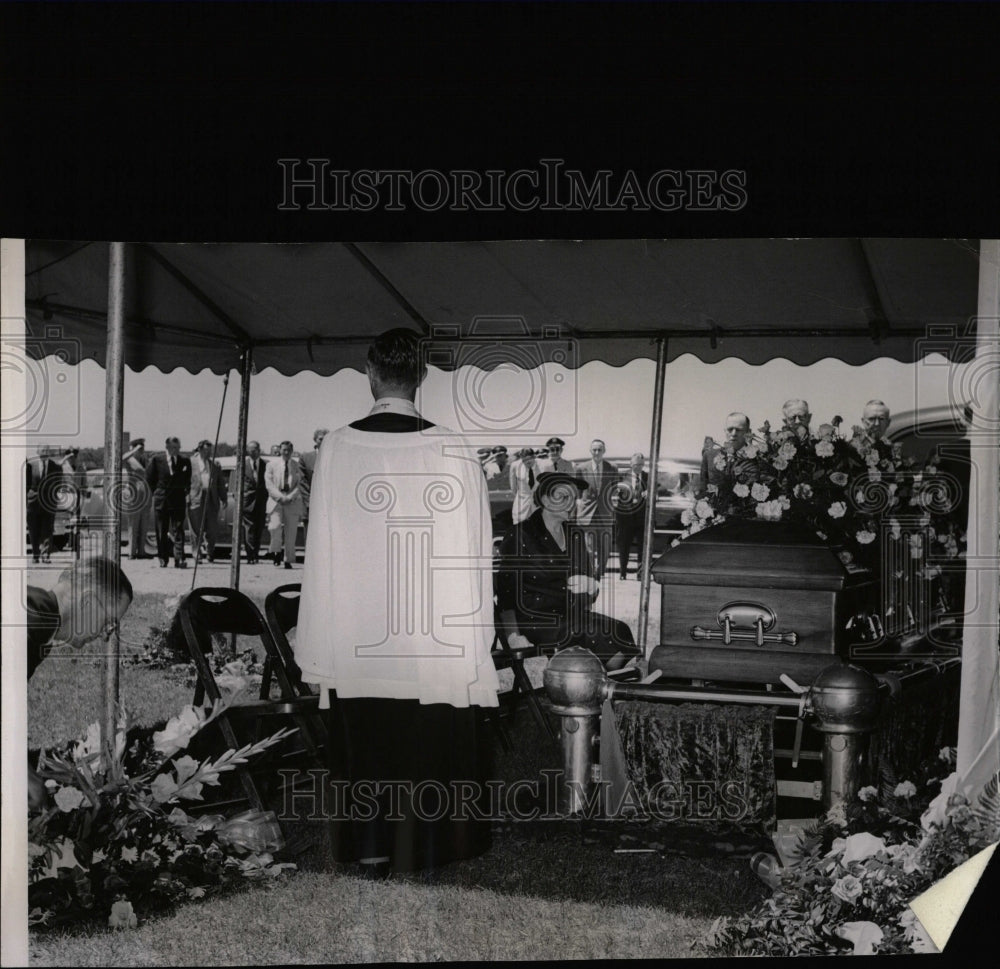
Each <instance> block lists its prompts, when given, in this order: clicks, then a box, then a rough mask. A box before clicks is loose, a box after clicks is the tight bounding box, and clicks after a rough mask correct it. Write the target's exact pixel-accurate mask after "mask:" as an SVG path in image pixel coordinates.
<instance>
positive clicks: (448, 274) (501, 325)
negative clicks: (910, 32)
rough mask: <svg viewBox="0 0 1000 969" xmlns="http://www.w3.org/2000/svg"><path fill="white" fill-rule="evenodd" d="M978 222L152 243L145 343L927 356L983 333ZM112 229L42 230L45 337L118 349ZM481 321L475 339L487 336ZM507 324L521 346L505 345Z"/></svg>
mask: <svg viewBox="0 0 1000 969" xmlns="http://www.w3.org/2000/svg"><path fill="white" fill-rule="evenodd" d="M978 248H979V246H978V241H977V240H959V239H735V240H734V239H724V240H692V239H679V240H605V241H528V242H456V243H391V242H388V243H364V244H361V243H325V244H308V245H273V244H258V245H254V244H205V245H202V244H134V245H129V246H128V247H127V256H126V274H127V275H126V319H127V325H126V347H125V361H126V363H127V364H128V365H129V366H130V367H132V368H133V369H135V370H141V369H143V368H145V367H148V366H155V367H158V368H159V369H161V370H164V371H170V370H174V369H175V368H177V367H184V368H186V369H188V370H191V371H200V370H203V369H205V368H206V367H207V368H210V369H211V370H213V371H215V372H217V373H222V372H225V371H228V370H230V369H233V368H236V367H238V366H239V356H240V351H241V349H242V348H243V347H245V346H247V345H252V346H253V352H254V363H255V366H256V368H257V369H258V370H261V369H264V368H266V367H274V368H275V369H276V370H278V371H280V372H281V373H283V374H294V373H298V372H300V371H312V372H316V373H321V374H331V373H335V372H337V371H338V370H341V369H343V368H345V367H352V368H354V369H357V370H361V369H363V367H364V358H365V353H366V350H367V345H368V343H369V342H370V340H371V338H372V337H373V336H374V335H376V334H378V333H380V332H382V331H383V330H386V329H388V328H390V327H393V326H408V327H412V328H413V329H415V330H418V331H420V332H422V333H424V334H425V335H426V336H428V337H429V338H431V339H432V340H433V341H434V348H433V352H432V356H431V362H432V363H434V364H435V365H437V366H440V367H442V368H444V369H450V368H452V367H454V366H457V365H461V364H463V363H474V364H476V365H478V366H481V367H483V368H484V369H489V368H491V367H494V366H497V365H499V364H500V363H503V362H507V361H512V360H513V361H514V362H519V361H523V362H524V363H525V364H526V365H530V364H532V363H536V362H539V361H542V360H556V361H560V362H563V363H566V364H567V365H569V366H579V365H581V364H584V363H588V362H590V361H592V360H601V361H604V362H606V363H609V364H612V365H615V366H621V365H623V364H626V363H628V362H629V361H630V360H633V359H636V358H639V357H655V356H656V346H655V342H654V341H655V338H656V337H659V336H667V337H668V338H669V339H668V359H674V358H676V357H678V356H680V355H682V354H685V353H692V354H694V355H696V356H697V357H699V358H700V359H701V360H703V361H705V362H714V361H717V360H721V359H724V358H726V357H733V356H738V357H740V358H741V359H743V360H745V361H747V362H749V363H755V364H756V363H764V362H766V361H767V360H771V359H773V358H776V357H785V358H788V359H790V360H792V361H794V362H795V363H799V364H803V365H805V364H809V363H814V362H815V361H817V360H821V359H823V358H825V357H837V358H839V359H841V360H844V361H846V362H848V363H852V364H860V363H865V362H867V361H869V360H872V359H875V358H879V357H891V358H894V359H897V360H904V361H910V360H914V359H918V358H919V357H921V356H922V355H923V354H924V353H926V352H930V351H938V352H944V353H946V354H949V355H952V354H953V353H954V352H956V351H957V350H960V349H961V348H963V347H964V348H965V349H966V350H967V351H968V352H971V351H970V350H969V348H970V347H971V346H974V342H975V331H974V327H973V326H972V324H971V323H970V321H971V320H972V319H973V318H974V316H975V314H976V301H977V285H978V271H979V265H978ZM107 294H108V246H107V244H104V243H81V242H45V241H34V240H32V241H29V242H28V243H27V244H26V303H27V312H28V326H29V330H30V335H31V340H30V341H29V347H30V350H31V352H33V353H35V354H36V355H38V356H42V355H45V354H46V353H48V352H49V351H50V348H51V347H52V345H53V341H58V342H59V346H60V348H63V349H64V350H65V349H66V347H67V341H68V343H69V347H68V351H69V354H70V362H77V361H78V360H80V359H93V360H96V361H97V362H98V363H100V364H102V365H103V363H104V355H105V349H106V347H105V343H106V335H107V334H106V330H107V323H106V317H107V300H108V296H107ZM470 338H471V340H470ZM501 343H503V345H504V348H503V349H502V350H499V349H497V348H498V345H499V344H501Z"/></svg>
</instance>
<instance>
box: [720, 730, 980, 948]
mask: <svg viewBox="0 0 1000 969" xmlns="http://www.w3.org/2000/svg"><path fill="white" fill-rule="evenodd" d="M953 766H954V753H953V751H951V750H950V748H945V749H944V750H942V751H941V753H940V755H939V756H938V758H937V759H936V760H934V761H929V762H928V763H927V764H925V765H924V766H923V768H922V769H921V771H920V772H918V776H917V777H916V778H914V780H912V781H909V780H907V781H901V782H899V783H897V784H896V785H895V787H894V788H893V789H892V791H891V792H889V793H886V791H887V787H886V784H885V783H883V785H882V793H881V795H880V793H879V792H878V791H877V790H876V789H875V788H874V787H867V788H862V790H861V791H860V792H859V796H858V798H857V799H856V800H854V801H852V802H851V803H849V804H847V805H846V806H844V807H842V808H834V809H832V810H831V811H829V812H828V813H827V814H826V815H824V816H823V817H822V818H821V819H820V820H819V822H818V823H817V825H816V826H815V827H814V828H813V829H812V830H810V831H807V832H806V833H805V834H804V835H803V836H802V838H801V840H800V844H799V846H798V851H797V858H796V861H795V862H794V863H793V864H791V865H789V866H788V867H787V868H784V869H782V870H781V872H780V883H779V885H778V886H777V887H776V888H775V890H774V892H773V894H772V895H771V897H770V898H768V899H766V900H765V901H764V902H763V903H762V904H761V905H760V906H758V907H757V908H756V909H755V910H753V911H751V912H749V913H748V914H746V915H743V916H740V917H739V918H735V919H731V918H722V919H718V920H717V921H716V922H715V924H714V925H713V926H712V930H711V932H710V933H709V936H708V939H707V941H706V944H707V946H708V948H710V949H715V950H719V951H722V952H725V953H726V954H734V955H736V954H739V955H771V956H774V955H801V954H832V953H836V952H842V951H853V952H854V953H855V954H863V955H867V954H871V953H878V954H889V953H901V952H933V951H936V949H935V948H934V945H933V943H932V942H931V940H930V938H929V937H928V936H927V934H926V932H925V931H924V930H923V927H922V926H921V925H920V923H919V922H918V921H917V920H916V918H915V917H914V915H913V912H912V911H911V910H910V909H909V907H908V903H909V900H910V899H912V898H914V897H915V896H917V895H919V894H920V893H921V892H923V891H924V890H926V889H927V888H929V887H930V886H931V885H933V884H934V883H935V882H936V881H938V880H939V879H940V878H941V877H943V876H944V875H945V874H947V873H948V872H949V871H951V870H952V869H954V868H955V867H956V866H957V865H960V864H961V863H962V862H964V861H966V860H967V859H968V858H970V857H971V856H972V855H973V854H975V853H976V852H978V851H979V850H981V849H982V848H984V847H986V846H987V845H989V844H991V843H992V842H993V841H995V840H996V839H997V837H998V836H1000V797H998V794H997V790H998V778H996V777H994V778H993V779H992V780H991V782H990V783H989V784H987V785H986V787H985V789H984V790H983V791H982V792H980V794H979V795H978V797H977V800H976V803H975V805H970V804H969V803H968V801H967V799H966V798H965V797H964V796H962V795H960V794H955V793H949V792H950V791H951V790H952V789H953V788H954V784H955V775H954V774H953V773H950V776H948V777H947V778H946V777H945V774H948V773H949V772H951V771H952V770H953ZM883 781H885V778H883Z"/></svg>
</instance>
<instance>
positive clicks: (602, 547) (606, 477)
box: [576, 438, 618, 578]
mask: <svg viewBox="0 0 1000 969" xmlns="http://www.w3.org/2000/svg"><path fill="white" fill-rule="evenodd" d="M604 450H605V448H604V442H603V441H602V440H600V439H599V438H598V439H595V440H593V441H591V442H590V460H589V461H584V462H582V463H581V464H579V465H578V466H577V468H576V474H577V475H579V476H580V477H581V478H583V480H584V481H585V482H586V483H587V490H586V491H585V492H584V493H583V498H582V499H581V501H580V502H579V503H578V505H577V514H576V517H577V521H579V522H580V524H581V525H583V526H584V529H585V533H586V534H587V536H588V541H589V542H590V546H591V552H592V554H593V556H594V565H595V568H596V570H597V571H596V575H597V577H598V578H600V577H601V576H602V575H604V570H605V568H606V567H607V564H608V559H609V558H611V549H612V547H613V546H614V533H615V509H614V505H613V503H612V496H613V495H614V493H615V489H616V488H617V487H618V469H617V468H616V467H615V466H614V465H613V464H612V463H611V462H610V461H605V460H604Z"/></svg>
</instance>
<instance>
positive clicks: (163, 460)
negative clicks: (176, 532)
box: [146, 451, 191, 513]
mask: <svg viewBox="0 0 1000 969" xmlns="http://www.w3.org/2000/svg"><path fill="white" fill-rule="evenodd" d="M146 484H148V485H149V490H150V491H151V492H152V493H153V508H154V509H156V510H159V509H162V508H167V509H170V510H171V511H175V512H179V513H183V511H184V506H185V503H186V502H187V496H188V492H189V491H190V490H191V459H190V458H186V457H185V456H184V455H183V454H178V455H177V457H176V458H175V460H174V473H173V474H171V473H170V467H169V465H168V463H167V455H166V453H165V452H162V451H161V452H160V453H159V454H154V455H153V458H152V460H151V461H150V462H149V467H148V468H146Z"/></svg>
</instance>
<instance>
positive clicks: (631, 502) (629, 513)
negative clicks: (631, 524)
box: [615, 468, 649, 518]
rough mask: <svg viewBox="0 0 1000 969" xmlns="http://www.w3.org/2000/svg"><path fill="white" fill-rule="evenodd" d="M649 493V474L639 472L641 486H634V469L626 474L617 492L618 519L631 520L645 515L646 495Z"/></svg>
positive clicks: (616, 508)
mask: <svg viewBox="0 0 1000 969" xmlns="http://www.w3.org/2000/svg"><path fill="white" fill-rule="evenodd" d="M648 491H649V472H647V471H640V472H639V486H638V488H634V487H633V485H632V469H631V468H629V470H628V471H626V472H625V476H624V477H623V478H622V480H621V482H620V484H619V486H618V488H617V490H616V495H617V498H616V500H615V515H616V516H617V517H618V518H630V517H634V516H639V515H643V514H645V511H646V493H647V492H648Z"/></svg>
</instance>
